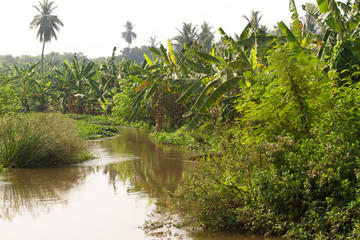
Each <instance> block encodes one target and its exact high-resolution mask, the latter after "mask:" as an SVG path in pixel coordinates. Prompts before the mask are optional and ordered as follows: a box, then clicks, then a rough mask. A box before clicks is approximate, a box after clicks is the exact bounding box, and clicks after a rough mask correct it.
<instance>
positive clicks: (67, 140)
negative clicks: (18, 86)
mask: <svg viewBox="0 0 360 240" xmlns="http://www.w3.org/2000/svg"><path fill="white" fill-rule="evenodd" d="M87 158H89V154H87V153H86V149H85V144H84V142H83V141H82V140H80V139H79V138H78V137H77V132H76V128H75V123H74V120H72V119H69V118H66V117H64V116H61V115H59V114H31V115H16V116H3V117H0V165H3V166H4V167H5V168H9V167H15V168H26V167H45V166H57V165H65V164H71V163H78V162H81V161H84V160H86V159H87Z"/></svg>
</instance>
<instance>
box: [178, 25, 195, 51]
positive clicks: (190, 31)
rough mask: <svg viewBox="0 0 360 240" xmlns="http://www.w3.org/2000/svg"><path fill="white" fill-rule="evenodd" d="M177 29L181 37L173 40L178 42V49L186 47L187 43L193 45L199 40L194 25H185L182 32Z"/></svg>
mask: <svg viewBox="0 0 360 240" xmlns="http://www.w3.org/2000/svg"><path fill="white" fill-rule="evenodd" d="M176 29H177V30H178V31H179V33H180V35H178V36H175V37H174V38H173V40H175V42H176V43H175V47H176V48H177V49H181V48H182V47H184V44H185V43H191V42H194V41H195V40H197V39H198V34H197V31H198V30H197V26H195V27H193V26H192V23H183V26H182V28H181V30H180V29H178V28H176Z"/></svg>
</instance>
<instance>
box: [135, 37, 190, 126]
mask: <svg viewBox="0 0 360 240" xmlns="http://www.w3.org/2000/svg"><path fill="white" fill-rule="evenodd" d="M150 51H151V52H152V56H153V60H151V59H150V57H149V56H147V55H146V54H144V57H145V60H146V62H145V63H144V64H143V66H142V67H140V66H136V65H134V71H133V73H132V74H131V75H130V76H129V78H130V80H131V81H133V82H135V83H136V84H137V86H136V87H135V89H134V90H135V92H137V96H136V97H135V99H134V100H133V102H132V104H131V106H132V107H133V109H134V111H133V114H132V116H134V115H135V114H136V113H137V111H138V109H139V108H141V107H145V108H146V112H147V113H149V114H151V115H152V116H153V118H154V119H155V125H156V129H155V130H156V131H157V132H159V131H161V130H162V128H163V124H164V121H165V120H166V119H169V121H171V120H174V121H175V120H178V118H177V117H176V116H178V115H179V113H180V112H181V108H180V106H179V105H177V104H176V103H175V100H176V98H177V97H178V94H177V93H176V92H175V91H174V89H175V88H176V87H177V86H178V85H179V84H181V82H186V81H187V79H186V78H187V75H188V68H187V67H186V66H185V64H184V62H183V59H182V57H181V56H180V54H179V52H177V51H173V49H172V45H171V43H170V41H169V40H168V49H165V47H164V46H163V45H160V48H159V49H156V48H154V47H151V48H150ZM180 115H181V114H180ZM171 118H172V119H171ZM172 124H176V123H172Z"/></svg>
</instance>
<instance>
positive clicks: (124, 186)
mask: <svg viewBox="0 0 360 240" xmlns="http://www.w3.org/2000/svg"><path fill="white" fill-rule="evenodd" d="M93 150H94V153H95V154H96V155H97V158H96V159H94V160H92V161H89V162H86V163H84V164H80V165H75V166H68V167H63V168H46V169H19V170H14V171H11V172H8V173H6V174H3V175H0V229H1V233H0V234H1V237H2V238H4V239H14V240H20V239H21V240H22V239H36V240H45V239H46V240H47V239H52V240H57V239H58V240H63V239H87V240H92V239H93V240H97V239H107V240H112V239H114V240H115V239H139V240H142V239H147V237H146V236H145V233H144V232H143V230H142V229H140V228H139V226H141V225H142V224H143V223H144V221H145V220H146V219H147V216H148V214H149V213H151V211H152V210H153V207H154V205H153V204H151V203H153V202H154V201H156V199H158V198H162V197H163V196H166V195H167V192H168V191H171V192H173V191H175V190H176V188H177V187H178V185H179V183H180V181H181V179H182V176H183V172H186V171H189V170H191V168H192V166H193V164H194V163H192V162H187V161H184V160H185V159H188V158H189V157H191V156H192V153H189V152H185V151H180V150H179V149H177V148H170V147H166V148H164V147H161V146H159V145H156V144H154V143H153V142H151V141H150V139H149V137H148V135H147V133H144V132H141V131H137V130H136V129H121V130H120V134H119V136H117V137H114V138H111V139H106V140H99V141H94V142H93ZM59 226H61V227H59ZM35 233H36V234H35ZM181 234H182V235H184V234H185V233H184V232H182V233H181ZM220 236H221V237H220ZM239 236H240V235H227V234H221V235H213V234H210V235H208V233H205V232H203V233H198V234H195V235H191V236H189V237H184V238H183V239H199V240H200V239H243V240H244V239H256V238H244V237H239ZM150 239H151V238H150ZM166 239H168V238H166Z"/></svg>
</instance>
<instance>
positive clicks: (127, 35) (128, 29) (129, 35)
mask: <svg viewBox="0 0 360 240" xmlns="http://www.w3.org/2000/svg"><path fill="white" fill-rule="evenodd" d="M134 26H135V25H133V24H132V23H131V22H130V21H126V23H125V25H124V28H125V32H122V33H121V37H122V38H123V39H124V40H125V41H126V42H127V43H128V44H129V48H130V45H131V43H132V41H133V40H134V39H136V37H137V35H136V33H134V32H133V28H134Z"/></svg>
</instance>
